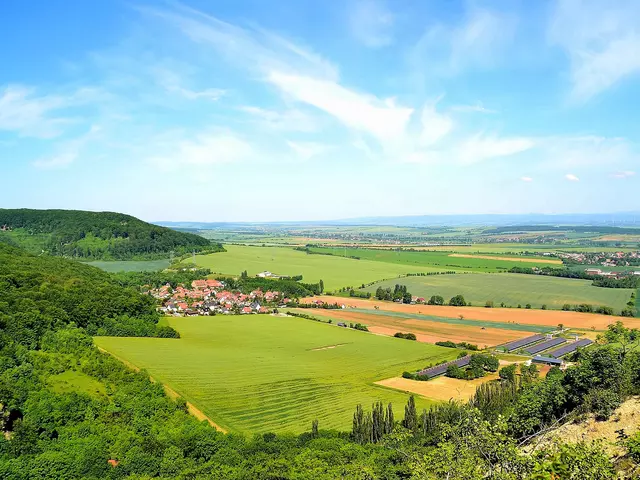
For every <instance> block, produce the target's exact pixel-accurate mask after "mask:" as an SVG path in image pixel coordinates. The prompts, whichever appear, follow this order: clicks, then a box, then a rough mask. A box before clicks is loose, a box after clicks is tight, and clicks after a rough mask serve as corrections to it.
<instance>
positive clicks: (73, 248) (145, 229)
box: [0, 209, 224, 260]
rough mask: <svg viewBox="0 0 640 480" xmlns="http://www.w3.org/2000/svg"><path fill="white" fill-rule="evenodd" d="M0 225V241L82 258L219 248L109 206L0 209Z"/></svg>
mask: <svg viewBox="0 0 640 480" xmlns="http://www.w3.org/2000/svg"><path fill="white" fill-rule="evenodd" d="M0 228H2V229H3V230H2V231H0V240H3V241H4V242H6V243H11V244H13V245H15V246H18V247H22V248H25V249H26V250H28V251H30V252H32V253H37V254H40V253H42V252H44V253H47V254H50V255H55V256H64V257H72V258H76V259H82V260H134V259H135V260H147V259H156V258H167V257H168V256H169V254H170V252H173V253H174V254H175V255H176V256H180V255H183V254H186V253H190V252H193V251H195V252H207V251H210V252H215V251H223V250H224V249H223V248H222V245H220V244H212V243H211V242H209V240H207V239H205V238H203V237H200V236H198V235H194V234H192V233H185V232H178V231H175V230H171V229H169V228H165V227H159V226H157V225H152V224H150V223H146V222H143V221H142V220H139V219H137V218H135V217H132V216H130V215H124V214H122V213H112V212H85V211H79V210H29V209H16V210H6V209H0Z"/></svg>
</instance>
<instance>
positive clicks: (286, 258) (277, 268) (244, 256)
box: [185, 245, 444, 291]
mask: <svg viewBox="0 0 640 480" xmlns="http://www.w3.org/2000/svg"><path fill="white" fill-rule="evenodd" d="M225 248H226V249H227V251H226V252H222V253H213V254H210V255H196V263H197V264H198V265H199V266H201V267H205V268H209V269H211V271H212V272H215V273H220V274H228V275H234V276H237V275H240V272H242V271H244V270H247V272H248V274H249V275H255V274H257V273H259V272H262V271H265V270H268V271H270V272H272V273H275V274H278V275H289V276H293V275H302V276H303V280H302V281H303V282H307V283H315V282H317V281H318V280H320V279H322V280H323V281H324V286H325V290H328V291H330V290H334V289H337V288H341V287H348V286H353V287H358V286H360V285H362V284H367V283H370V282H375V281H376V280H383V279H388V278H397V277H398V276H400V275H404V274H406V273H421V272H431V271H438V270H444V269H443V268H436V267H422V266H414V265H400V264H393V263H386V262H378V261H373V260H354V259H352V258H342V257H334V256H329V255H309V254H307V253H305V252H301V251H298V250H294V249H292V248H285V247H246V246H239V245H225ZM190 261H192V260H191V259H190V258H189V259H188V260H185V262H190Z"/></svg>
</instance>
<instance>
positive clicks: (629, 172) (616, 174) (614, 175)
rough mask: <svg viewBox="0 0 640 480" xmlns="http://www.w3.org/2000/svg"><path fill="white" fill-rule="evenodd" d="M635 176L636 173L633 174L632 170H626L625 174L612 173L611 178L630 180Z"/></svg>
mask: <svg viewBox="0 0 640 480" xmlns="http://www.w3.org/2000/svg"><path fill="white" fill-rule="evenodd" d="M635 174H636V172H633V171H631V170H625V171H624V172H616V173H612V174H611V175H610V176H611V177H612V178H629V177H633V176H634V175H635Z"/></svg>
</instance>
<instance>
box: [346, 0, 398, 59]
mask: <svg viewBox="0 0 640 480" xmlns="http://www.w3.org/2000/svg"><path fill="white" fill-rule="evenodd" d="M394 21H395V18H394V15H393V14H392V13H391V12H390V11H389V10H388V8H387V7H386V5H385V4H384V2H382V1H381V0H355V1H354V2H353V4H352V6H351V11H350V13H349V27H350V30H351V34H352V35H353V37H354V38H355V39H356V40H358V41H359V42H360V43H362V44H364V45H366V46H367V47H372V48H379V47H384V46H386V45H390V44H392V43H393V40H394V39H393V32H392V30H393V25H394Z"/></svg>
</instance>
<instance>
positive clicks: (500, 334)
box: [304, 309, 532, 348]
mask: <svg viewBox="0 0 640 480" xmlns="http://www.w3.org/2000/svg"><path fill="white" fill-rule="evenodd" d="M304 313H309V314H311V315H312V316H316V317H325V318H332V319H334V320H336V321H344V322H347V323H357V322H359V323H363V324H365V325H367V327H368V328H369V331H370V332H373V333H379V334H381V335H389V336H393V335H394V334H395V333H396V332H402V333H408V332H411V333H415V334H416V337H417V339H418V341H420V342H426V343H435V342H439V341H446V340H450V341H452V342H455V343H458V342H469V343H474V344H476V345H478V346H479V347H480V348H486V347H489V346H495V345H500V344H502V343H505V342H509V341H511V340H516V339H518V338H523V337H526V336H527V335H532V332H523V331H515V330H505V329H501V328H485V329H482V328H481V327H479V326H478V327H469V326H466V325H449V324H447V323H443V322H432V321H428V320H415V319H411V318H398V317H392V316H386V315H371V314H368V313H363V312H358V311H355V310H348V309H345V310H323V309H316V310H312V311H311V312H308V311H306V310H305V311H304Z"/></svg>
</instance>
